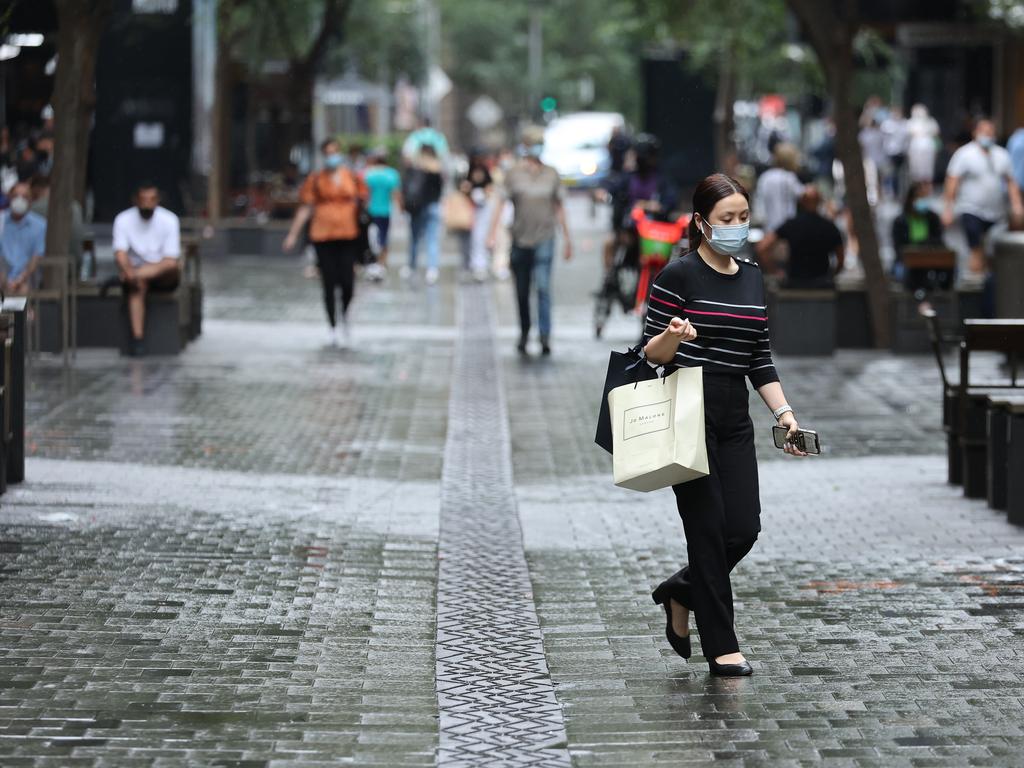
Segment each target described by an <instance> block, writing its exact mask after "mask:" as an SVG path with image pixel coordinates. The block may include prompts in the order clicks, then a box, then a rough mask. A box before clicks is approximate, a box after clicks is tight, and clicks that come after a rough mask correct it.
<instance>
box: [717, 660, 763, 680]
mask: <svg viewBox="0 0 1024 768" xmlns="http://www.w3.org/2000/svg"><path fill="white" fill-rule="evenodd" d="M708 667H709V669H710V670H711V674H712V675H719V676H720V677H746V676H747V675H752V674H754V668H753V667H751V666H750V664H748V663H747V662H746V661H743V662H741V663H739V664H719V663H718V662H717V661H715V660H714V659H708Z"/></svg>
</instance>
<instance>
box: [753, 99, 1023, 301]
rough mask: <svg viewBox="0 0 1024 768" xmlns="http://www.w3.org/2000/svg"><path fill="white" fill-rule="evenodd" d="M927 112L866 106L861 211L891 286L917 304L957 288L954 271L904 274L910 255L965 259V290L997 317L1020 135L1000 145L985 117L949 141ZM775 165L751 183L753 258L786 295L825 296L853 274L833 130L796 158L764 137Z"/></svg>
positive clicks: (1017, 201) (790, 148)
mask: <svg viewBox="0 0 1024 768" xmlns="http://www.w3.org/2000/svg"><path fill="white" fill-rule="evenodd" d="M944 135H945V134H944V133H943V131H942V129H941V127H940V125H939V123H938V121H937V120H936V119H935V118H934V117H933V116H932V115H931V114H930V113H929V110H928V108H927V107H926V106H925V105H923V104H915V105H913V106H912V107H911V109H910V113H909V117H907V116H905V114H904V112H903V110H902V109H901V108H900V107H899V106H889V105H886V104H884V103H883V101H882V100H881V99H880V98H878V97H871V98H869V99H868V100H867V101H866V102H865V104H864V108H863V110H862V112H861V114H860V118H859V123H858V135H857V139H858V142H859V144H860V148H861V153H862V157H863V164H864V165H863V174H864V181H865V187H866V192H867V199H868V203H869V205H870V206H871V207H872V211H873V215H874V218H875V221H876V222H877V223H878V225H879V234H880V236H881V237H880V241H881V246H882V255H883V257H884V259H883V260H884V261H885V262H887V264H888V268H889V271H890V273H891V275H892V277H893V279H895V280H897V281H901V282H902V283H903V284H904V285H906V286H907V287H908V288H909V289H910V290H912V291H914V292H915V293H917V294H918V295H919V297H923V295H924V294H925V293H926V292H927V291H928V290H931V289H936V288H944V289H948V288H949V287H951V286H952V283H953V280H954V270H952V269H950V270H942V269H940V270H931V271H930V273H929V274H928V275H923V274H920V273H918V272H916V271H915V270H907V269H905V268H904V263H903V260H904V259H903V257H904V254H905V253H907V251H908V249H911V250H918V249H921V248H926V249H941V250H946V251H949V252H950V253H951V258H952V259H954V260H956V259H955V253H953V252H954V251H957V252H961V253H962V254H963V256H964V258H963V259H961V261H962V263H963V269H960V270H959V272H960V275H961V278H962V279H965V280H967V281H971V280H974V281H980V282H982V283H983V285H984V291H983V297H984V298H983V303H984V311H985V312H986V314H991V313H992V312H993V309H994V307H993V303H994V302H993V299H992V297H993V294H994V282H993V281H994V275H993V271H992V259H991V251H992V239H993V236H994V235H996V234H997V233H999V232H1000V231H1002V230H1005V229H1006V228H1008V227H1020V226H1024V204H1022V199H1021V192H1020V189H1021V186H1022V185H1024V128H1020V129H1018V130H1016V131H1015V132H1014V133H1013V134H1012V135H1011V136H1010V137H1009V140H1008V141H1007V143H1006V146H1005V148H1004V147H1003V146H1001V145H1000V143H999V141H998V137H997V135H996V127H995V124H994V123H993V121H992V120H990V119H989V118H987V117H985V116H976V117H975V118H974V119H973V120H972V121H971V123H970V125H969V126H967V127H965V129H964V130H963V131H962V132H961V133H960V134H959V135H954V136H952V137H951V138H949V140H945V139H944ZM769 141H770V142H771V145H772V148H771V157H772V162H771V165H770V166H769V167H767V168H765V169H764V170H763V171H762V172H761V173H760V175H758V176H757V179H756V185H755V188H754V204H753V222H754V224H755V225H757V226H759V227H760V228H761V229H762V230H763V233H764V234H763V237H762V238H761V239H760V240H759V242H758V243H757V244H756V245H755V246H754V251H755V253H756V254H757V257H758V259H759V261H760V262H761V264H762V267H763V268H764V269H765V270H766V272H767V273H769V274H774V275H775V276H777V277H778V278H779V279H780V280H782V281H783V282H784V283H786V284H788V285H790V286H792V287H801V286H815V287H817V286H827V285H831V284H832V283H833V282H834V280H835V277H836V276H837V274H838V273H839V272H840V271H841V270H842V269H843V268H844V266H845V265H849V264H851V263H856V262H857V256H858V251H859V244H858V242H857V238H856V234H855V232H854V228H853V222H852V216H851V210H850V207H849V200H848V195H847V194H846V185H845V182H846V179H845V178H844V177H845V174H844V173H843V167H842V165H841V164H840V163H839V162H838V160H837V154H836V137H835V126H834V125H833V124H832V123H831V122H830V121H828V122H826V123H825V131H824V133H823V135H822V137H821V139H820V140H819V141H818V142H816V143H815V144H813V145H812V146H810V147H809V148H808V151H807V152H806V156H803V155H802V153H801V151H800V150H799V149H798V148H797V146H796V145H795V143H793V142H790V141H789V140H788V137H787V136H785V132H784V130H783V131H781V132H780V133H778V134H776V135H774V136H772V137H770V139H769Z"/></svg>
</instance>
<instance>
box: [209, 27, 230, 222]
mask: <svg viewBox="0 0 1024 768" xmlns="http://www.w3.org/2000/svg"><path fill="white" fill-rule="evenodd" d="M217 31H218V34H220V29H219V28H218V30H217ZM230 55H231V52H230V48H229V47H228V46H227V45H224V44H220V45H218V46H217V62H216V64H215V66H214V75H213V104H212V106H211V109H210V122H211V123H212V125H211V130H210V134H211V135H210V144H211V146H210V175H209V176H207V178H206V216H207V218H209V219H210V220H211V221H213V222H217V221H220V219H221V218H223V216H224V199H225V198H226V197H227V177H228V174H229V173H230V170H229V169H230V167H231V165H230V162H231V138H230V135H229V133H228V126H229V125H230V116H231V106H230V99H231V91H230V60H229V57H230Z"/></svg>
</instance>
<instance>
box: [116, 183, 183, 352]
mask: <svg viewBox="0 0 1024 768" xmlns="http://www.w3.org/2000/svg"><path fill="white" fill-rule="evenodd" d="M114 257H115V258H116V259H117V267H118V270H119V272H120V275H119V278H118V279H119V280H120V282H121V289H122V291H123V292H124V295H125V296H126V297H127V299H128V315H129V318H130V320H131V330H132V341H131V346H130V347H129V350H128V354H129V355H131V356H132V357H141V356H142V355H144V354H145V353H146V349H145V346H144V344H143V341H142V340H143V337H144V336H145V330H146V295H147V294H148V293H150V292H155V291H165V292H169V291H173V290H175V289H176V288H177V287H178V283H179V282H180V280H181V266H180V265H181V229H180V226H179V224H178V217H177V216H175V215H174V214H173V213H171V212H170V211H169V210H167V209H166V208H162V207H161V206H160V192H159V190H158V189H157V188H156V185H155V184H150V183H144V184H140V185H139V187H138V189H137V190H136V192H135V205H134V206H133V207H131V208H129V209H128V210H126V211H122V212H121V213H119V214H118V215H117V218H115V219H114Z"/></svg>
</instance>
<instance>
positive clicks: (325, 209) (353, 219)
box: [284, 139, 369, 347]
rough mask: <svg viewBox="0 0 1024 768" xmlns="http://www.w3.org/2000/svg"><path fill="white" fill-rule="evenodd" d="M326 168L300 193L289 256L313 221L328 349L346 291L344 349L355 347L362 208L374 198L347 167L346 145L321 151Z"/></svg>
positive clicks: (324, 147) (308, 180)
mask: <svg viewBox="0 0 1024 768" xmlns="http://www.w3.org/2000/svg"><path fill="white" fill-rule="evenodd" d="M320 151H321V153H322V154H323V160H324V167H323V169H322V170H320V171H314V172H313V173H311V174H309V176H308V177H307V178H306V181H305V183H303V185H302V190H301V191H300V193H299V198H300V199H301V200H302V206H301V207H300V208H299V210H298V211H296V212H295V218H294V219H293V220H292V226H291V229H289V231H288V236H287V237H286V238H285V240H284V250H285V251H291V250H293V249H294V248H295V243H296V242H297V241H298V238H299V233H300V232H301V231H302V228H303V227H304V226H305V225H306V222H307V221H309V219H310V218H312V219H313V223H312V224H311V225H310V227H309V239H310V240H311V241H312V243H313V248H314V249H315V250H316V262H317V267H318V268H319V270H320V282H321V284H322V285H323V291H324V307H325V309H326V310H327V322H328V324H329V326H330V327H329V329H328V336H327V344H328V345H329V346H332V347H336V346H337V345H338V330H337V325H338V323H337V307H336V303H337V299H336V293H337V291H338V289H339V288H340V289H341V327H342V333H343V335H344V344H345V345H346V346H347V345H348V344H350V343H351V339H350V336H349V326H348V308H349V305H350V304H351V303H352V298H353V296H354V295H355V283H356V277H355V266H356V261H357V260H358V258H359V251H360V248H361V241H360V239H359V206H360V205H361V204H362V203H365V202H366V199H367V197H368V195H369V193H368V191H367V188H366V182H365V181H363V179H362V177H361V176H359V175H358V174H357V173H355V172H354V171H352V170H351V169H350V168H347V167H345V160H344V158H343V157H342V154H341V145H340V144H339V143H338V142H337V141H336V140H335V139H327V140H326V141H325V142H324V143H323V144H321V145H320Z"/></svg>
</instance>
